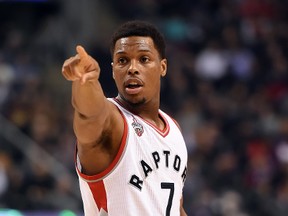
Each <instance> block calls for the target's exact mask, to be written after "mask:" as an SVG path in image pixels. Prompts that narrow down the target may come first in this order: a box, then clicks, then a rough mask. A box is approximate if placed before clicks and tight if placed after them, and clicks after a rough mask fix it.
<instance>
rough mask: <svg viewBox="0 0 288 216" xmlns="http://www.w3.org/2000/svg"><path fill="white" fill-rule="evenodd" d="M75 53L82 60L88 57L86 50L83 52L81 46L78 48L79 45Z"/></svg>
mask: <svg viewBox="0 0 288 216" xmlns="http://www.w3.org/2000/svg"><path fill="white" fill-rule="evenodd" d="M76 51H77V53H78V55H79V57H80V59H84V58H86V57H87V56H88V54H87V52H86V50H85V49H84V48H83V47H82V46H80V45H78V46H77V47H76Z"/></svg>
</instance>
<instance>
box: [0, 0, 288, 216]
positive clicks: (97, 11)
mask: <svg viewBox="0 0 288 216" xmlns="http://www.w3.org/2000/svg"><path fill="white" fill-rule="evenodd" d="M287 16H288V1H287V0H193V1H189V0H117V1H112V0H110V1H100V0H95V1H89V0H82V1H68V0H59V1H53V0H46V1H44V0H42V1H41V0H38V1H36V0H35V1H12V0H11V1H8V0H6V1H1V0H0V26H1V27H0V111H1V114H0V209H18V210H21V211H26V212H30V213H31V214H32V213H33V212H34V214H35V215H37V214H38V215H44V213H43V212H44V211H46V213H47V211H50V212H51V213H47V216H52V215H53V214H52V212H54V213H55V212H58V211H62V210H69V211H70V213H69V212H68V213H67V211H66V213H67V214H68V215H73V214H72V212H74V213H79V214H81V212H82V204H81V199H80V194H79V188H78V182H77V176H76V173H75V169H74V159H73V156H74V155H73V153H74V142H75V137H74V135H73V129H72V113H73V111H72V108H71V105H70V100H71V92H70V85H71V83H69V82H67V81H65V79H64V78H63V77H62V75H61V67H62V64H63V62H64V60H65V59H66V58H68V57H70V56H72V55H74V54H75V46H76V45H77V44H82V45H83V46H84V47H85V48H86V49H87V51H88V52H89V53H90V54H91V55H92V56H93V57H95V58H96V59H97V60H98V61H99V63H100V66H101V71H102V73H101V77H100V80H101V82H102V86H103V88H104V90H105V94H106V95H107V96H108V97H113V96H116V93H117V92H116V88H115V86H114V82H113V79H112V75H111V66H110V62H111V57H110V53H109V42H110V41H109V37H110V35H111V33H112V32H113V30H114V28H115V27H116V26H118V24H120V23H122V22H124V21H126V20H131V19H143V20H147V21H151V22H153V23H154V24H156V25H157V26H158V27H159V29H160V30H161V31H162V32H163V33H164V35H165V38H166V41H167V58H168V74H167V76H166V77H165V78H164V79H163V81H162V96H161V97H162V98H161V99H162V104H161V108H162V109H163V110H164V111H166V112H168V113H169V114H170V115H171V116H173V117H174V118H175V119H176V120H177V121H178V122H179V123H180V125H181V127H182V130H183V133H184V136H185V139H186V142H187V147H188V151H189V164H188V168H189V169H188V170H189V172H188V177H187V180H186V185H185V188H184V206H185V209H186V211H187V213H188V215H189V216H287V215H288V63H287V55H288V53H287V47H288V17H287ZM35 212H36V213H35ZM37 212H38V213H37ZM39 212H42V213H39ZM0 213H1V211H0ZM62 213H63V211H62ZM45 215H46V214H45ZM62 215H63V214H62Z"/></svg>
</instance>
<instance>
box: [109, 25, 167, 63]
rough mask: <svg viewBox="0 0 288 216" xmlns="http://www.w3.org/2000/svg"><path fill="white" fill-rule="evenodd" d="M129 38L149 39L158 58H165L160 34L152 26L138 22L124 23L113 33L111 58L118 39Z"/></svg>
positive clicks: (163, 41)
mask: <svg viewBox="0 0 288 216" xmlns="http://www.w3.org/2000/svg"><path fill="white" fill-rule="evenodd" d="M131 36H143V37H150V38H151V39H152V40H153V42H154V46H155V48H156V49H157V51H158V52H159V56H160V58H161V59H164V58H166V54H165V48H166V45H165V40H164V37H163V35H162V34H161V32H159V30H158V29H157V28H156V27H155V26H154V25H152V24H150V23H148V22H145V21H138V20H135V21H129V22H126V23H124V24H122V25H121V26H120V27H119V28H118V29H117V30H116V31H115V33H114V34H113V36H112V40H111V46H110V51H111V55H112V56H113V53H114V50H115V43H116V41H117V40H119V39H120V38H126V37H131Z"/></svg>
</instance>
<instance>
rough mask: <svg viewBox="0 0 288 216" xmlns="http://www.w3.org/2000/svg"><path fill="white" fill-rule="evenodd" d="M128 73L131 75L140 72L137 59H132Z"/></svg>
mask: <svg viewBox="0 0 288 216" xmlns="http://www.w3.org/2000/svg"><path fill="white" fill-rule="evenodd" d="M128 74H129V75H133V74H139V70H138V67H137V61H136V60H131V62H130V65H129V68H128Z"/></svg>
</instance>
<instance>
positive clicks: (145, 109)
mask: <svg viewBox="0 0 288 216" xmlns="http://www.w3.org/2000/svg"><path fill="white" fill-rule="evenodd" d="M116 99H117V100H118V101H120V103H121V104H122V105H123V106H124V107H125V108H126V109H127V110H129V111H130V112H131V113H133V114H135V115H138V116H140V117H141V118H143V119H145V120H147V121H149V122H151V123H153V124H154V125H156V126H160V125H162V124H163V121H162V119H161V118H160V117H159V100H158V102H153V101H150V102H147V101H146V100H145V99H144V100H143V101H140V102H139V103H131V102H129V101H127V100H125V98H123V97H122V96H121V95H118V96H117V97H116Z"/></svg>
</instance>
